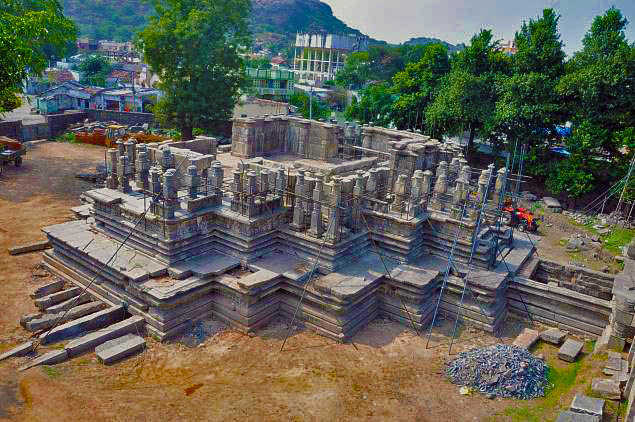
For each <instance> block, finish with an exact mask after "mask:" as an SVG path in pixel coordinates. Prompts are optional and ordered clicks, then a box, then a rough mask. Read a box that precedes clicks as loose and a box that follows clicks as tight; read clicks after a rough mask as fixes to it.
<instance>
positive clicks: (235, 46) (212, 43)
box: [137, 0, 251, 140]
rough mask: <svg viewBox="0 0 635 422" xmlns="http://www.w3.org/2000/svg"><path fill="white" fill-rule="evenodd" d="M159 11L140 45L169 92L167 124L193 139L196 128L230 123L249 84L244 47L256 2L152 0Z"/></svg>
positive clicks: (163, 115)
mask: <svg viewBox="0 0 635 422" xmlns="http://www.w3.org/2000/svg"><path fill="white" fill-rule="evenodd" d="M152 4H153V5H154V8H155V12H156V15H155V16H151V17H150V18H149V24H148V26H146V27H145V29H144V30H143V31H141V32H140V33H139V35H138V39H137V44H138V46H139V48H140V49H141V50H143V51H144V57H145V59H146V61H147V62H148V64H149V65H150V67H151V69H152V71H153V72H155V73H157V74H158V75H159V77H160V78H161V83H160V84H159V88H161V90H162V91H163V93H164V95H163V97H162V98H161V100H160V101H159V102H158V103H157V105H156V106H155V108H154V111H155V114H156V115H157V117H158V118H159V120H160V121H161V122H163V124H165V125H168V126H176V127H178V128H179V129H180V130H181V134H182V137H183V140H189V139H192V130H193V128H194V127H200V128H203V129H205V128H207V127H210V126H213V125H214V124H215V122H219V121H227V120H228V119H229V118H230V117H231V115H232V112H233V110H234V105H235V104H236V102H237V101H238V99H239V96H240V89H241V88H243V87H246V86H247V79H246V76H245V72H244V62H243V60H242V58H241V56H240V53H241V52H242V50H243V49H244V48H246V47H248V46H249V45H250V44H251V34H250V32H249V28H248V18H249V16H250V11H251V2H250V0H152Z"/></svg>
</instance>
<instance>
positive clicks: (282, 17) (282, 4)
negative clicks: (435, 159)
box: [63, 0, 454, 53]
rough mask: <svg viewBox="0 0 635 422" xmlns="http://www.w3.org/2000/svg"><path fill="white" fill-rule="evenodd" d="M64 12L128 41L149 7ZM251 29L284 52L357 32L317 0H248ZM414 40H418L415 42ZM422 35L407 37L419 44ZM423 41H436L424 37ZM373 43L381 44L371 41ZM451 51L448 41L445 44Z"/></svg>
mask: <svg viewBox="0 0 635 422" xmlns="http://www.w3.org/2000/svg"><path fill="white" fill-rule="evenodd" d="M63 4H64V12H65V14H66V15H67V16H69V17H70V18H72V19H73V20H74V21H75V22H76V23H77V26H78V27H79V31H80V36H85V37H90V38H96V39H112V40H115V41H128V40H131V39H132V38H133V37H134V34H135V33H136V32H137V31H138V30H140V29H142V28H143V27H144V26H145V24H146V17H147V16H149V15H150V14H152V13H153V8H152V6H151V5H149V4H148V2H147V1H144V0H125V1H121V0H63ZM252 6H253V10H252V16H251V29H252V31H253V33H254V38H255V40H254V44H255V46H256V47H269V48H270V49H271V50H272V51H273V52H274V53H278V52H282V53H285V52H286V51H287V49H288V47H289V46H290V45H291V44H292V43H293V42H295V35H296V33H298V32H317V31H326V32H330V33H346V34H361V32H360V31H359V30H357V29H354V28H351V27H349V26H348V25H346V23H344V22H343V21H342V20H340V19H338V18H337V17H336V16H334V15H333V10H332V9H331V6H329V5H327V4H326V3H322V2H321V1H319V0H252ZM417 40H418V41H417ZM421 40H424V39H423V38H419V39H416V40H411V42H412V43H413V45H414V44H417V43H420V42H421ZM425 40H428V41H427V42H423V43H428V42H433V41H437V40H434V39H430V38H426V39H425ZM372 42H373V43H375V44H385V42H382V41H376V40H372ZM444 44H446V45H447V46H448V49H449V50H450V51H452V48H453V47H454V46H452V45H451V44H447V43H445V42H444Z"/></svg>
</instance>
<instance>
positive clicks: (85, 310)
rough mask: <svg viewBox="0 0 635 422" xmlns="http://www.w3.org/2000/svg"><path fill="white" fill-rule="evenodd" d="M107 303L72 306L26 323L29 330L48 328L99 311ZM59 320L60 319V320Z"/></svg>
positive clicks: (25, 326) (25, 325)
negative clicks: (66, 309)
mask: <svg viewBox="0 0 635 422" xmlns="http://www.w3.org/2000/svg"><path fill="white" fill-rule="evenodd" d="M105 308H106V305H105V304H104V303H102V302H89V303H86V304H83V305H79V306H76V307H74V308H71V309H70V310H69V311H68V312H66V311H62V312H58V313H55V314H44V315H42V316H41V318H36V319H32V320H30V321H27V322H26V323H25V324H24V328H25V329H26V330H27V331H31V332H37V331H42V330H48V329H49V328H51V327H53V326H54V325H55V324H56V323H58V324H63V323H65V322H68V321H72V320H74V319H77V318H81V317H83V316H86V315H90V314H92V313H95V312H97V311H101V310H102V309H105ZM58 320H59V321H58Z"/></svg>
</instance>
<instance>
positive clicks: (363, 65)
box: [335, 51, 371, 89]
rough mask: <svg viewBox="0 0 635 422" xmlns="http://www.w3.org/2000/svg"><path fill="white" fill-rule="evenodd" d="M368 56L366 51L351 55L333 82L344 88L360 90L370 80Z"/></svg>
mask: <svg viewBox="0 0 635 422" xmlns="http://www.w3.org/2000/svg"><path fill="white" fill-rule="evenodd" d="M370 77H371V75H370V55H369V54H368V52H366V51H361V52H356V53H351V54H350V55H349V56H348V57H347V58H346V62H345V63H344V67H343V68H342V69H341V70H340V71H339V72H337V76H336V78H335V82H336V84H337V85H339V86H341V87H344V88H352V89H360V88H362V87H364V85H365V84H366V83H367V82H368V81H369V80H370Z"/></svg>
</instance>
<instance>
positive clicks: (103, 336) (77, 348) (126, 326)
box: [64, 316, 145, 357]
mask: <svg viewBox="0 0 635 422" xmlns="http://www.w3.org/2000/svg"><path fill="white" fill-rule="evenodd" d="M144 325H145V320H144V319H143V318H142V317H140V316H132V317H130V318H127V319H124V320H123V321H121V322H118V323H116V324H113V325H110V326H108V327H106V328H104V329H102V330H98V331H95V332H92V333H88V334H86V335H85V336H82V337H80V338H78V339H75V340H71V341H69V342H68V344H67V345H66V346H64V349H66V351H67V352H68V355H69V356H71V357H74V356H78V355H81V354H82V353H85V352H88V351H90V350H93V349H94V348H95V347H97V346H99V345H101V344H103V343H105V342H108V341H110V340H112V339H115V338H117V337H120V336H125V335H126V334H133V333H139V332H141V331H142V330H143V326H144Z"/></svg>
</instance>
